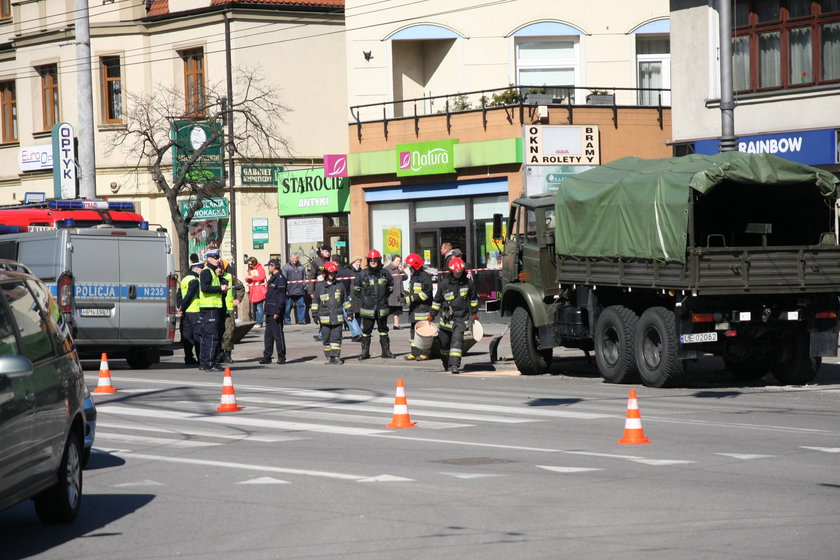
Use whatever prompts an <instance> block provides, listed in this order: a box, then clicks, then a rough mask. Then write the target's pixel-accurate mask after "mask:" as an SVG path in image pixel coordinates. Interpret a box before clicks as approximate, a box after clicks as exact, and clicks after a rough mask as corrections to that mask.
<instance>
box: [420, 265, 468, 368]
mask: <svg viewBox="0 0 840 560" xmlns="http://www.w3.org/2000/svg"><path fill="white" fill-rule="evenodd" d="M449 269H450V271H451V272H450V273H449V274H446V275H444V276H443V278H442V279H441V280H440V282H439V283H438V289H437V293H435V299H434V301H433V302H432V312H431V317H435V316H436V315H437V314H438V313H440V314H441V315H440V330H439V331H438V339H439V340H440V356H441V361H442V362H443V368H444V369H448V370H449V371H451V372H452V373H458V372H460V371H461V349H462V348H463V345H464V332H466V331H467V329H469V328H470V325H471V320H474V319H475V317H476V314H477V313H478V292H476V289H475V284H474V283H473V281H472V280H471V279H470V278H468V277H467V275H466V273H465V272H464V261H462V260H461V259H459V258H458V257H454V258H453V259H452V260H451V261H450V262H449ZM456 271H460V278H456V277H455V272H456Z"/></svg>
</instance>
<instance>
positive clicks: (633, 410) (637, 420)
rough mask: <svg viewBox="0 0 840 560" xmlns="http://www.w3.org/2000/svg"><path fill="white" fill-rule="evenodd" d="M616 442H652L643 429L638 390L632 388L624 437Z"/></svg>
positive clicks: (628, 401) (628, 400)
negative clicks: (637, 398)
mask: <svg viewBox="0 0 840 560" xmlns="http://www.w3.org/2000/svg"><path fill="white" fill-rule="evenodd" d="M616 443H628V444H638V443H650V440H649V439H648V438H646V437H645V432H644V430H642V416H641V414H639V401H637V400H636V390H635V389H630V395H629V396H628V397H627V420H626V421H625V422H624V437H623V438H621V439H620V440H618V441H617V442H616Z"/></svg>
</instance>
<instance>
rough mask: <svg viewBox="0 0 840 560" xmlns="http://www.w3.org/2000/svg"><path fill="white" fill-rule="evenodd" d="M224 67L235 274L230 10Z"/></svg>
mask: <svg viewBox="0 0 840 560" xmlns="http://www.w3.org/2000/svg"><path fill="white" fill-rule="evenodd" d="M225 69H226V73H227V106H226V107H225V108H224V109H225V111H226V112H227V153H228V192H229V196H230V260H231V268H232V272H233V274H236V264H237V262H238V260H237V257H236V202H235V196H236V193H235V191H234V185H235V183H236V176H235V173H236V165H235V163H234V161H233V155H234V151H235V147H234V145H233V74H232V72H233V70H232V66H231V47H230V12H225Z"/></svg>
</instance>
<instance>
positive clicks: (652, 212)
mask: <svg viewBox="0 0 840 560" xmlns="http://www.w3.org/2000/svg"><path fill="white" fill-rule="evenodd" d="M837 184H838V179H837V177H835V176H834V175H832V174H831V173H829V172H827V171H824V170H820V169H817V168H814V167H810V166H806V165H802V164H798V163H795V162H792V161H789V160H785V159H781V158H778V157H775V156H771V155H767V154H743V153H739V152H728V153H723V154H717V155H713V156H706V155H699V154H693V155H689V156H685V157H680V158H669V159H660V160H643V159H639V158H632V157H631V158H623V159H620V160H616V161H614V162H612V163H609V164H606V165H603V166H600V167H597V168H595V169H592V170H590V171H586V172H583V173H580V174H578V175H575V176H572V177H570V178H567V179H566V180H565V181H564V182H563V183H562V184H561V185H560V186H559V189H558V191H557V192H556V193H555V194H551V195H543V196H539V197H533V198H519V199H517V200H515V201H514V203H513V204H512V207H511V210H510V215H509V217H508V221H507V233H506V239H505V245H504V256H503V269H502V283H503V289H502V296H501V299H500V301H499V304H500V308H501V312H502V315H503V316H510V320H511V325H510V337H511V347H512V350H513V358H514V361H515V363H516V366H517V368H518V369H519V371H520V372H521V373H523V374H540V373H544V372H546V371H547V370H548V368H549V365H550V362H551V357H552V350H553V348H555V347H557V346H565V347H568V348H578V349H581V350H584V351H586V352H587V353H588V352H589V351H593V352H594V354H595V361H596V363H597V365H598V369H599V371H600V373H601V375H602V377H603V378H604V380H605V381H607V382H609V383H631V382H636V381H637V380H639V379H641V382H642V383H644V384H645V385H647V386H652V387H665V386H671V385H677V384H679V383H680V380H681V379H683V376H684V375H686V370H685V364H686V362H687V361H690V360H695V359H697V358H699V357H701V356H703V355H704V354H714V355H717V356H721V357H722V358H723V359H724V361H725V363H726V366H727V367H728V369H729V370H730V371H731V372H732V373H733V374H734V375H735V376H737V377H739V378H742V379H756V378H760V377H762V376H764V375H765V374H767V373H769V372H772V374H773V375H774V376H775V377H776V379H777V380H778V381H779V382H780V383H782V384H804V383H808V382H810V381H812V380H813V379H814V377H815V375H816V370H817V367H818V366H819V363H820V361H821V358H822V357H823V356H836V355H837V345H838V337H837V334H838V312H840V309H838V308H840V300H838V292H840V246H838V244H837V220H838V212H837V196H838V189H837ZM501 218H502V216H501V215H498V214H497V215H496V216H495V220H494V237H496V238H500V237H501V235H500V232H501Z"/></svg>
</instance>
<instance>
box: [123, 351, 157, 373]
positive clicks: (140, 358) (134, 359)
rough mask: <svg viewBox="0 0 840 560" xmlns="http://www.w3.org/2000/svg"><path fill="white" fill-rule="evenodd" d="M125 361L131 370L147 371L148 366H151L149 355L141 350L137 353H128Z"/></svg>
mask: <svg viewBox="0 0 840 560" xmlns="http://www.w3.org/2000/svg"><path fill="white" fill-rule="evenodd" d="M125 361H126V362H127V363H128V367H130V368H131V369H149V366H151V365H152V360H151V359H150V358H149V353H148V352H146V351H142V350H141V351H139V352H129V353H128V355H127V356H126V357H125Z"/></svg>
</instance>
